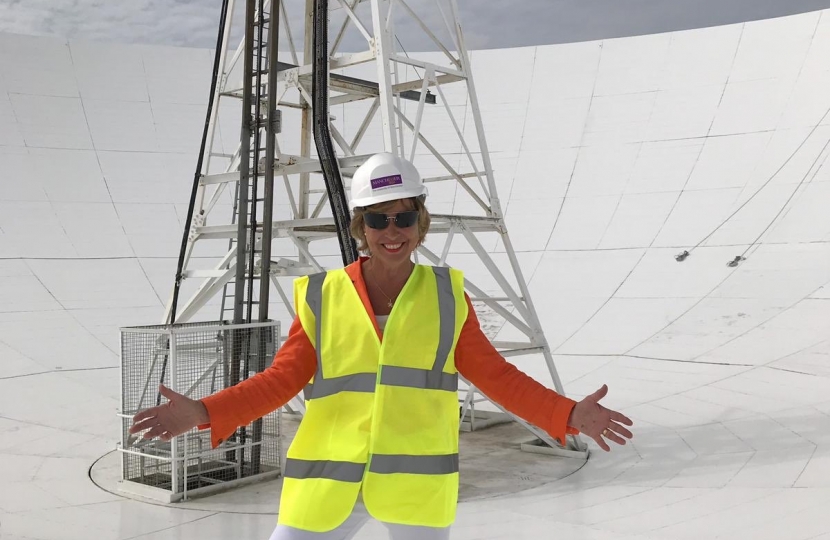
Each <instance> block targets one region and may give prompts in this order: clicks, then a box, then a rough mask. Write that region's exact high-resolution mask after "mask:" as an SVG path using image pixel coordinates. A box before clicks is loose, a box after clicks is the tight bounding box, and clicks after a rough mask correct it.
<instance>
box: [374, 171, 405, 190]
mask: <svg viewBox="0 0 830 540" xmlns="http://www.w3.org/2000/svg"><path fill="white" fill-rule="evenodd" d="M402 184H403V178H401V175H399V174H393V175H392V176H384V177H382V178H373V179H372V189H373V190H375V189H384V188H388V187H392V186H400V185H402Z"/></svg>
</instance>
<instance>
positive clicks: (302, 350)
mask: <svg viewBox="0 0 830 540" xmlns="http://www.w3.org/2000/svg"><path fill="white" fill-rule="evenodd" d="M316 370H317V356H316V353H315V351H314V347H313V346H312V345H311V341H309V339H308V336H306V334H305V331H304V330H303V326H302V324H300V320H299V318H296V319H294V322H293V323H292V324H291V329H290V330H289V332H288V338H287V339H286V340H285V343H284V344H283V345H282V347H280V349H279V351H277V354H276V355H275V356H274V361H273V363H272V364H271V365H270V366H269V367H268V368H266V369H265V370H264V371H263V372H262V373H257V374H256V375H254V376H253V377H251V378H249V379H247V380H244V381H242V382H240V383H239V384H236V385H234V386H231V387H230V388H226V389H224V390H221V391H219V392H217V393H215V394H213V395H211V396H208V397H206V398H204V399H202V403H204V405H205V407H206V408H207V411H208V415H209V416H210V424H209V427H210V429H211V435H210V440H211V445H212V446H213V448H216V446H218V445H219V444H221V443H222V442H223V441H224V440H225V439H227V438H228V436H229V435H231V433H233V432H234V430H235V429H236V428H237V427H239V426H245V425H248V424H250V423H251V422H253V421H254V420H256V419H257V418H261V417H263V416H265V415H266V414H268V413H270V412H272V411H275V410H276V409H278V408H280V407H282V406H283V405H285V404H286V403H288V402H289V401H290V400H291V398H293V397H294V396H296V395H297V394H298V393H299V392H300V391H301V390H302V389H303V387H304V386H305V385H306V384H307V383H308V381H310V380H311V378H312V377H313V376H314V373H315V371H316ZM200 427H208V426H200Z"/></svg>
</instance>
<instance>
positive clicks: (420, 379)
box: [380, 366, 458, 392]
mask: <svg viewBox="0 0 830 540" xmlns="http://www.w3.org/2000/svg"><path fill="white" fill-rule="evenodd" d="M380 384H383V385H386V386H405V387H407V388H420V389H424V390H446V391H448V392H455V391H457V390H458V374H457V373H438V372H436V371H434V370H432V371H430V370H426V369H416V368H408V367H398V366H382V367H381V371H380Z"/></svg>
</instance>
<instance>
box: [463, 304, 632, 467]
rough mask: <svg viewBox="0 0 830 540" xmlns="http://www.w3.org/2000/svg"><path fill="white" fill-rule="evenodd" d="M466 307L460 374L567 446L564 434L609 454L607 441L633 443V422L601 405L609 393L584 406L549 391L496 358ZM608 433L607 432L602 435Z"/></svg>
mask: <svg viewBox="0 0 830 540" xmlns="http://www.w3.org/2000/svg"><path fill="white" fill-rule="evenodd" d="M467 306H468V308H469V315H468V316H467V320H466V322H465V323H464V327H463V329H462V331H461V336H460V337H459V339H458V345H457V347H456V355H455V360H456V368H457V369H458V371H459V373H461V375H463V376H464V377H465V378H466V379H467V380H468V381H470V382H471V383H472V384H473V385H475V386H476V387H477V388H478V389H479V390H480V391H481V392H482V393H483V394H484V395H486V396H487V397H488V398H489V399H491V400H493V401H495V402H496V403H498V404H499V405H501V406H502V407H504V408H505V409H507V410H508V411H510V412H511V413H513V414H515V415H516V416H518V417H520V418H523V419H524V420H526V421H528V422H530V423H531V424H533V425H535V426H538V427H540V428H542V429H543V430H545V431H546V432H548V433H549V434H550V435H551V437H554V438H556V439H559V441H560V442H561V443H563V444H564V443H565V435H566V434H574V433H578V432H583V433H585V434H586V435H588V436H589V437H591V438H592V439H594V440H595V441H597V444H599V446H600V447H601V448H602V449H603V450H606V451H607V450H610V448H609V447H608V445H607V444H606V442H605V441H604V440H603V436H605V437H607V438H609V439H610V440H613V441H614V442H616V443H617V444H625V440H624V439H623V438H622V437H625V438H628V439H630V438H631V437H632V435H631V432H630V431H628V430H627V429H625V428H624V427H623V424H625V425H629V426H630V425H632V422H631V420H629V419H628V418H626V417H625V416H623V415H621V414H620V413H617V412H616V411H611V410H610V409H606V408H605V407H603V406H602V405H599V403H598V401H599V399H601V398H602V397H603V396H605V393H607V391H608V389H607V387H605V386H604V387H603V388H604V389H605V390H604V391H603V389H600V390H599V391H597V392H595V393H594V394H592V395H591V396H588V397H586V398H585V399H584V400H582V401H580V402H576V401H574V400H572V399H569V398H567V397H565V396H562V395H560V394H557V393H556V392H554V391H553V390H551V389H549V388H546V387H545V386H543V385H541V384H540V383H538V382H537V381H535V380H534V379H532V378H531V377H529V376H528V375H527V374H525V373H523V372H522V371H521V370H519V369H518V368H517V367H516V366H514V365H513V364H511V363H510V362H508V361H507V360H505V359H504V358H503V357H502V356H501V355H500V354H499V353H498V351H497V350H496V349H495V348H494V347H493V345H492V344H491V343H490V340H488V339H487V336H485V335H484V332H482V331H481V326H480V324H479V322H478V317H477V316H476V314H475V311H474V310H473V306H472V303H471V302H470V299H469V297H468V298H467ZM606 428H607V429H608V431H607V432H603V430H604V429H606Z"/></svg>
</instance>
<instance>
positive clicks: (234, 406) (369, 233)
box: [130, 154, 632, 540]
mask: <svg viewBox="0 0 830 540" xmlns="http://www.w3.org/2000/svg"><path fill="white" fill-rule="evenodd" d="M426 194H427V190H426V187H425V186H424V184H423V182H422V180H421V177H420V175H419V174H418V171H417V170H416V169H415V167H414V166H413V165H412V164H411V163H409V162H407V161H405V160H403V159H400V158H398V157H396V156H393V155H391V154H378V155H375V156H373V157H371V158H370V159H369V160H367V161H366V163H365V164H364V165H362V166H361V167H360V168H359V169H358V170H357V171H356V172H355V175H354V178H353V181H352V193H351V196H352V198H351V204H350V206H351V208H352V210H353V214H354V217H353V220H352V224H351V233H352V235H353V236H354V238H355V239H356V240H357V241H358V248H359V250H360V251H361V252H363V253H366V254H368V255H369V256H368V257H361V258H360V260H359V261H358V262H355V263H353V264H351V265H349V266H348V267H346V268H342V269H338V270H332V271H329V272H326V273H323V274H318V275H315V276H310V277H304V278H300V279H298V280H296V282H295V289H294V297H295V298H294V301H295V305H296V309H297V318H296V319H295V320H294V323H293V325H292V326H291V330H290V332H289V336H288V339H287V340H286V342H285V344H284V345H283V346H282V347H281V348H280V350H279V352H278V353H277V355H276V357H275V358H274V362H273V364H272V365H271V367H269V368H268V369H266V370H265V371H264V372H262V373H260V374H257V375H256V376H254V377H252V378H250V379H248V380H246V381H243V382H241V383H240V384H238V385H236V386H234V387H232V388H228V389H225V390H223V391H221V392H218V393H216V394H214V395H212V396H210V397H207V398H205V399H203V400H201V401H196V400H192V399H189V398H187V397H185V396H182V395H180V394H176V393H175V392H172V391H171V390H169V389H167V388H164V387H162V393H163V395H165V396H166V397H167V398H168V399H169V400H170V401H169V402H168V403H166V404H164V405H161V406H158V407H154V408H152V409H148V410H146V411H143V412H140V413H139V414H137V415H136V416H135V418H134V424H133V426H132V427H131V429H130V432H131V433H136V432H139V431H143V430H147V431H146V433H144V438H152V437H161V438H162V439H164V440H169V439H170V438H172V437H174V436H176V435H179V434H181V433H184V432H185V431H188V430H190V429H192V428H193V427H195V426H208V425H209V426H210V428H211V430H212V433H211V438H212V443H213V445H214V447H215V446H216V445H218V444H220V443H221V442H222V441H223V440H224V438H226V437H227V436H228V435H230V434H231V433H232V432H233V431H234V430H235V429H236V427H237V426H240V425H247V424H248V423H250V422H252V421H253V420H255V419H256V418H259V417H261V416H263V415H265V414H267V413H269V412H271V411H273V410H275V409H277V408H279V407H281V406H283V405H284V404H285V403H287V402H288V401H289V400H290V399H291V398H292V397H293V396H294V395H296V394H297V393H298V392H299V391H301V390H303V391H304V394H305V398H306V414H305V416H304V417H303V421H302V423H301V425H300V427H299V430H298V432H297V435H296V437H295V438H294V441H293V442H292V444H291V447H290V448H289V450H288V455H287V460H286V463H285V466H284V470H283V475H284V485H283V491H282V497H281V501H280V512H279V524H278V525H277V528H276V529H275V531H274V533H273V535H272V536H271V540H300V539H308V540H324V539H325V540H340V539H347V538H351V537H353V536H354V534H356V532H357V530H359V529H360V527H361V526H362V524H363V522H364V521H365V520H366V519H368V516H369V514H371V515H372V516H373V517H375V518H376V519H378V520H379V521H381V522H383V523H384V524H386V526H387V527H388V528H389V531H390V536H391V538H393V539H394V540H403V539H410V538H411V539H416V538H417V539H419V540H432V539H435V540H438V539H446V538H449V526H450V525H451V523H452V522H453V521H454V519H455V510H456V505H457V498H458V422H459V419H458V394H457V383H458V375H459V373H460V374H461V375H463V376H464V377H465V378H467V379H468V380H469V381H470V382H471V383H472V384H474V385H475V386H477V387H478V388H479V389H480V390H481V392H482V393H484V394H485V395H487V396H488V397H489V398H490V399H492V400H494V401H496V402H497V403H499V404H501V405H502V406H503V407H505V408H506V409H507V410H509V411H511V412H513V413H514V414H516V415H518V416H520V417H522V418H524V419H525V420H527V421H528V422H530V423H532V424H534V425H536V426H538V427H540V428H542V429H544V430H545V431H547V432H548V433H550V435H551V436H553V437H556V438H558V439H559V440H561V441H563V442H564V439H565V435H566V434H567V433H577V432H581V433H584V434H585V435H587V436H589V437H591V438H592V439H594V440H595V441H596V442H597V444H598V445H599V446H600V447H601V448H602V449H603V450H606V451H608V450H610V448H609V446H608V443H607V442H606V440H605V439H607V440H609V441H613V442H615V443H617V444H625V439H630V438H631V437H632V434H631V432H630V431H629V430H628V429H626V428H625V427H624V426H625V425H628V426H630V425H632V422H631V420H629V419H628V418H626V417H625V416H623V415H622V414H620V413H617V412H615V411H611V410H609V409H606V408H605V407H603V406H601V405H599V403H598V401H599V400H600V399H601V398H602V397H603V396H605V394H606V393H607V387H606V386H603V387H602V388H600V389H599V390H597V391H596V392H595V393H594V394H592V395H591V396H588V397H587V398H585V399H583V400H582V401H580V402H578V403H577V402H574V401H573V400H570V399H568V398H566V397H564V396H560V395H558V394H556V393H555V392H553V391H552V390H549V389H547V388H545V387H543V386H542V385H540V384H539V383H537V382H536V381H534V380H533V379H531V378H530V377H528V376H527V375H525V374H524V373H522V372H521V371H519V370H518V369H516V368H515V367H514V366H513V365H512V364H509V363H508V362H506V361H505V360H504V358H502V357H501V356H500V355H499V354H498V352H497V351H496V350H495V349H494V348H493V346H492V345H491V344H490V342H489V340H488V339H487V338H486V337H485V336H484V334H483V333H482V331H481V328H480V326H479V323H478V320H477V318H476V315H475V311H474V310H473V308H472V304H471V303H470V299H469V297H467V295H466V294H465V293H464V278H463V275H462V274H461V272H459V271H458V270H454V269H450V268H435V267H429V266H422V265H415V264H414V263H413V262H412V257H411V256H412V253H413V251H414V250H415V249H416V248H417V247H418V246H419V245H420V244H421V243H422V242H423V241H424V237H425V235H426V233H427V230H428V229H429V223H430V218H429V213H428V212H427V210H426V208H425V206H424V200H425V198H426ZM361 496H362V503H361V502H359V499H360V498H361Z"/></svg>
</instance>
